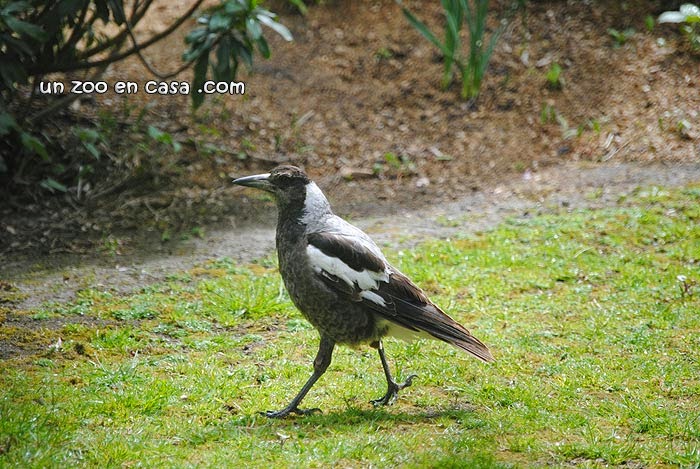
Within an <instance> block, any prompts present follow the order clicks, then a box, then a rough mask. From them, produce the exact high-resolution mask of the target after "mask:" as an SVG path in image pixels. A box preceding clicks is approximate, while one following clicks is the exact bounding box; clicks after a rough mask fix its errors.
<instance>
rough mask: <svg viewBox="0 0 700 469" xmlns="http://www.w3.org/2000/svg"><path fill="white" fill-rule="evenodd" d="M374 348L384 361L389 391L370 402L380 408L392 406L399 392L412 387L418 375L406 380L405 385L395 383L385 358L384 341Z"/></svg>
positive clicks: (376, 344) (378, 342) (373, 344)
mask: <svg viewBox="0 0 700 469" xmlns="http://www.w3.org/2000/svg"><path fill="white" fill-rule="evenodd" d="M371 345H372V347H375V348H376V349H377V351H378V352H379V358H381V360H382V368H384V376H386V383H387V386H388V389H387V391H386V394H384V397H380V398H379V399H374V400H372V401H370V402H372V404H374V405H375V407H377V406H380V405H387V404H388V405H391V404H393V403H394V401H395V400H396V397H397V396H398V395H399V391H400V390H402V389H403V388H407V387H409V386H410V385H411V383H412V382H413V378H415V377H416V376H417V375H411V376H409V377H408V378H406V381H404V382H403V383H400V384H399V383H397V382H396V381H394V378H393V377H392V376H391V371H390V370H389V364H388V363H387V361H386V356H384V345H382V340H381V339H379V340H378V341H377V342H373V343H372V344H371Z"/></svg>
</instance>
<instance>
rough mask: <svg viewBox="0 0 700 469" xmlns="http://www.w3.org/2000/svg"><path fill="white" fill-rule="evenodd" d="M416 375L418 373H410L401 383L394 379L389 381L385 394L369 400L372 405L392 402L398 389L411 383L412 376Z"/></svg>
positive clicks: (376, 405)
mask: <svg viewBox="0 0 700 469" xmlns="http://www.w3.org/2000/svg"><path fill="white" fill-rule="evenodd" d="M417 377H418V375H411V376H409V377H408V378H406V381H404V382H403V383H401V384H399V383H397V382H395V381H390V382H389V389H387V391H386V394H384V396H383V397H380V398H379V399H373V400H371V401H370V402H371V403H372V404H373V405H374V407H379V406H381V405H391V404H393V403H394V401H395V400H396V398H397V397H398V396H399V391H400V390H402V389H403V388H407V387H409V386H410V385H411V384H413V378H417Z"/></svg>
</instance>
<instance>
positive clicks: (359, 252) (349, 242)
mask: <svg viewBox="0 0 700 469" xmlns="http://www.w3.org/2000/svg"><path fill="white" fill-rule="evenodd" d="M307 239H308V241H309V244H311V245H312V246H314V247H316V248H318V249H320V250H321V252H323V253H324V254H325V255H327V256H332V257H336V258H338V259H340V260H341V261H343V262H344V263H345V265H347V266H348V267H350V268H351V269H353V270H356V271H358V272H361V271H363V270H371V271H372V272H384V269H385V268H386V266H385V264H384V260H383V259H381V258H380V257H379V256H377V255H375V254H374V253H373V252H372V251H370V250H369V249H367V248H366V247H365V246H363V245H362V241H361V240H360V239H357V238H350V237H347V236H343V235H339V234H334V233H327V232H320V233H310V234H309V236H308V238H307Z"/></svg>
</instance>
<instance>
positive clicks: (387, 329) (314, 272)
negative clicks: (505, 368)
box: [233, 165, 493, 417]
mask: <svg viewBox="0 0 700 469" xmlns="http://www.w3.org/2000/svg"><path fill="white" fill-rule="evenodd" d="M233 183H234V184H238V185H241V186H249V187H254V188H257V189H262V190H265V191H267V192H270V193H272V194H273V195H274V197H275V199H276V202H277V209H278V220H277V235H276V243H277V254H278V257H279V269H280V273H281V275H282V279H283V281H284V285H285V287H286V288H287V291H288V292H289V295H290V297H291V298H292V301H293V302H294V305H295V306H296V307H297V308H298V309H299V310H300V311H301V313H302V314H303V315H304V317H306V319H308V320H309V322H311V324H313V326H314V327H315V328H316V329H317V330H318V332H319V333H320V335H321V342H320V345H319V349H318V353H317V355H316V358H315V360H314V362H313V365H314V366H313V374H312V375H311V377H310V378H309V380H308V381H307V382H306V384H304V386H303V387H302V388H301V390H300V391H299V393H298V394H297V395H296V397H294V399H292V401H291V402H290V403H289V405H287V407H285V408H284V409H282V410H279V411H268V412H266V413H265V415H267V416H268V417H285V416H287V415H289V414H290V413H296V414H308V413H311V412H313V411H317V410H319V409H305V410H302V409H300V408H299V404H300V403H301V401H302V399H304V396H306V393H308V392H309V390H310V389H311V387H312V386H313V385H314V383H315V382H316V381H317V380H318V378H319V377H320V376H321V375H322V374H323V373H324V372H325V371H326V369H327V368H328V365H329V364H330V363H331V356H332V353H333V349H334V348H335V344H349V345H358V344H362V343H368V344H369V345H370V346H372V347H374V348H376V349H377V350H378V351H379V358H380V359H381V362H382V367H383V368H384V375H385V376H386V381H387V385H388V389H387V392H386V394H385V395H384V396H383V397H381V398H379V399H376V400H374V401H372V403H374V404H375V405H385V404H391V403H393V402H394V400H395V399H396V396H397V394H398V391H399V390H400V389H403V388H405V387H407V386H410V385H411V381H412V380H413V378H415V375H411V376H409V377H408V379H406V381H404V382H403V383H397V382H396V381H394V378H393V377H392V375H391V372H390V370H389V364H388V363H387V361H386V357H385V355H384V347H383V346H382V338H383V337H385V336H395V337H400V338H404V339H410V338H413V337H428V338H433V339H439V340H442V341H444V342H447V343H449V344H452V345H454V346H455V347H458V348H460V349H462V350H465V351H467V352H469V353H470V354H472V355H474V356H475V357H477V358H479V359H481V360H483V361H486V362H488V361H492V360H493V357H492V356H491V353H490V352H489V349H488V348H487V347H486V345H484V344H483V343H481V341H479V340H478V339H477V338H475V337H474V336H473V335H471V333H470V332H469V331H468V330H467V329H466V328H464V327H463V326H462V325H460V324H458V323H457V322H456V321H455V320H453V319H452V318H451V317H449V316H448V315H447V314H445V313H444V312H443V311H442V310H441V309H440V308H439V307H438V306H436V305H435V304H433V303H432V302H431V301H430V300H429V299H428V297H427V296H426V295H425V293H424V292H423V290H421V289H420V288H418V287H417V286H416V285H415V284H414V283H413V282H411V280H410V279H409V278H408V277H406V276H405V275H404V274H402V273H401V272H400V271H399V270H398V269H397V268H396V267H394V266H392V265H391V264H389V262H387V260H386V258H385V257H384V255H383V254H382V252H381V251H380V250H379V247H377V245H376V244H375V243H374V242H373V241H372V240H371V239H370V237H369V236H367V235H366V234H365V233H364V232H363V231H361V230H360V229H359V228H356V227H355V226H353V225H351V224H350V223H348V222H346V221H345V220H343V219H342V218H340V217H338V216H336V215H334V214H333V212H332V211H331V206H330V204H329V203H328V200H327V199H326V197H325V196H324V195H323V192H321V190H320V189H319V188H318V186H317V185H316V184H315V183H314V182H313V181H311V180H310V179H309V178H308V176H307V175H306V173H304V171H302V170H301V169H299V168H297V167H294V166H288V165H283V166H278V167H277V168H275V169H273V170H272V171H271V172H270V173H266V174H258V175H255V176H248V177H242V178H239V179H235V180H234V181H233Z"/></svg>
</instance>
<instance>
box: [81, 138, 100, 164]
mask: <svg viewBox="0 0 700 469" xmlns="http://www.w3.org/2000/svg"><path fill="white" fill-rule="evenodd" d="M83 146H84V147H85V149H86V150H87V151H88V152H89V153H90V154H91V155H92V156H93V157H94V158H95V159H96V160H99V159H100V150H98V149H97V147H96V146H95V144H93V143H90V142H83Z"/></svg>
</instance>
